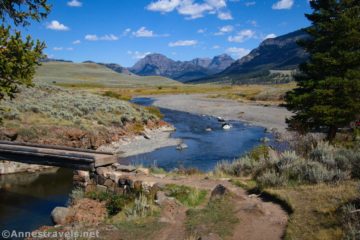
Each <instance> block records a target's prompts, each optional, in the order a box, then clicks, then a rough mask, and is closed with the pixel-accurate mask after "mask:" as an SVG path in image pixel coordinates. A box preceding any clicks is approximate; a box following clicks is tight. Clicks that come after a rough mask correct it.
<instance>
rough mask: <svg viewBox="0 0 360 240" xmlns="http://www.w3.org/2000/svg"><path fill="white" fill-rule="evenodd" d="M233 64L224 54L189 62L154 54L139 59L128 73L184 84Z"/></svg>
mask: <svg viewBox="0 0 360 240" xmlns="http://www.w3.org/2000/svg"><path fill="white" fill-rule="evenodd" d="M222 61H224V62H222ZM233 62H234V60H233V59H232V58H231V57H230V56H228V55H226V54H223V55H220V56H216V57H214V58H213V59H210V58H195V59H193V60H190V61H174V60H172V59H170V58H168V57H166V56H164V55H162V54H158V53H154V54H149V55H147V56H145V57H144V58H143V59H140V60H139V61H138V62H137V63H135V65H134V66H133V67H131V68H130V71H131V72H133V73H135V74H137V75H140V76H151V75H156V76H164V77H169V78H172V79H175V80H177V81H180V82H186V81H189V80H193V79H198V78H204V77H207V76H210V75H212V74H215V73H219V72H221V71H223V70H224V69H225V68H227V67H228V66H230V64H231V63H233Z"/></svg>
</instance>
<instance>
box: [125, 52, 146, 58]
mask: <svg viewBox="0 0 360 240" xmlns="http://www.w3.org/2000/svg"><path fill="white" fill-rule="evenodd" d="M127 53H128V54H129V55H131V57H132V58H133V59H141V58H144V57H146V55H149V54H151V52H139V51H135V52H133V51H128V52H127Z"/></svg>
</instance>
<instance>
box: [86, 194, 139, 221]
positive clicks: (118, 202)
mask: <svg viewBox="0 0 360 240" xmlns="http://www.w3.org/2000/svg"><path fill="white" fill-rule="evenodd" d="M85 196H86V197H88V198H90V199H94V200H97V201H101V202H102V201H105V202H106V209H107V211H108V214H109V215H110V216H113V215H116V214H117V213H118V212H120V211H121V210H123V209H124V207H125V205H127V204H129V203H130V202H132V201H133V200H134V198H135V197H134V195H133V194H126V195H120V194H114V193H108V192H96V191H95V192H88V193H86V194H85Z"/></svg>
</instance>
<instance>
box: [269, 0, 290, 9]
mask: <svg viewBox="0 0 360 240" xmlns="http://www.w3.org/2000/svg"><path fill="white" fill-rule="evenodd" d="M293 5H294V0H279V1H278V2H277V3H274V4H273V5H272V9H275V10H281V9H291V8H292V6H293Z"/></svg>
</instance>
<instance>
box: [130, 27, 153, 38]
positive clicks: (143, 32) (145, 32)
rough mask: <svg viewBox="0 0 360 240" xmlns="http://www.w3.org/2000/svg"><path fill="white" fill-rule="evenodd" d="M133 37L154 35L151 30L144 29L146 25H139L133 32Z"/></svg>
mask: <svg viewBox="0 0 360 240" xmlns="http://www.w3.org/2000/svg"><path fill="white" fill-rule="evenodd" d="M133 35H134V36H135V37H155V34H154V32H153V31H151V30H148V29H146V27H141V28H139V30H137V31H136V32H133Z"/></svg>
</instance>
